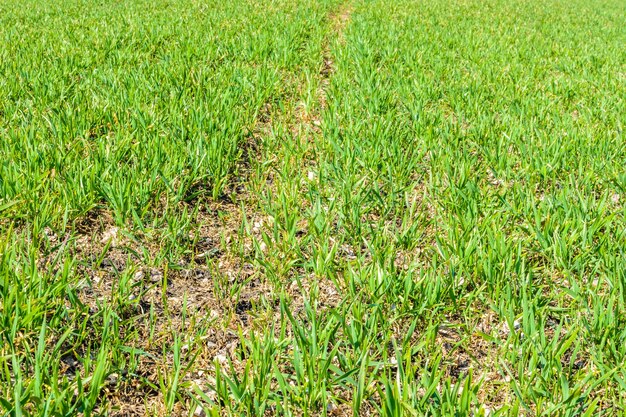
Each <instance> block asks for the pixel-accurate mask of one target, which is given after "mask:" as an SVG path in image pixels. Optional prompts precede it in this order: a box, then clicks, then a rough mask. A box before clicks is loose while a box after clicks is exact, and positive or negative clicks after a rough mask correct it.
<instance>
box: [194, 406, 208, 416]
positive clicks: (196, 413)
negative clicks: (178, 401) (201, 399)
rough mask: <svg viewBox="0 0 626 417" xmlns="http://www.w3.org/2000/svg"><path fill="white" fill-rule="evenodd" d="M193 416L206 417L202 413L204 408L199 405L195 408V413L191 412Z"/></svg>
mask: <svg viewBox="0 0 626 417" xmlns="http://www.w3.org/2000/svg"><path fill="white" fill-rule="evenodd" d="M193 415H194V416H196V417H204V416H206V413H205V412H204V408H203V407H202V406H201V405H199V406H197V407H196V411H194V412H193Z"/></svg>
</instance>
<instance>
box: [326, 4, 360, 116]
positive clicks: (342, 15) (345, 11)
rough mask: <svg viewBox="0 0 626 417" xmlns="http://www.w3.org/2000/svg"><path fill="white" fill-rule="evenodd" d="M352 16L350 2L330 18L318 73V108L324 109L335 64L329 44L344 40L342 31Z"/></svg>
mask: <svg viewBox="0 0 626 417" xmlns="http://www.w3.org/2000/svg"><path fill="white" fill-rule="evenodd" d="M351 14H352V4H351V3H350V2H345V3H343V4H342V5H341V6H340V8H339V10H337V12H336V13H334V14H332V15H331V16H330V26H331V32H330V34H329V37H328V38H327V39H326V43H325V44H324V49H323V60H324V66H323V68H322V71H321V72H320V76H321V79H322V80H321V86H320V87H321V88H320V94H319V98H318V99H319V106H320V108H325V107H326V99H327V95H326V93H327V89H328V86H329V85H330V78H331V77H332V74H333V73H334V72H335V63H334V60H333V56H332V51H331V44H332V42H333V40H337V41H339V42H342V41H343V39H344V31H345V28H346V26H347V25H348V22H349V21H350V15H351Z"/></svg>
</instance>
